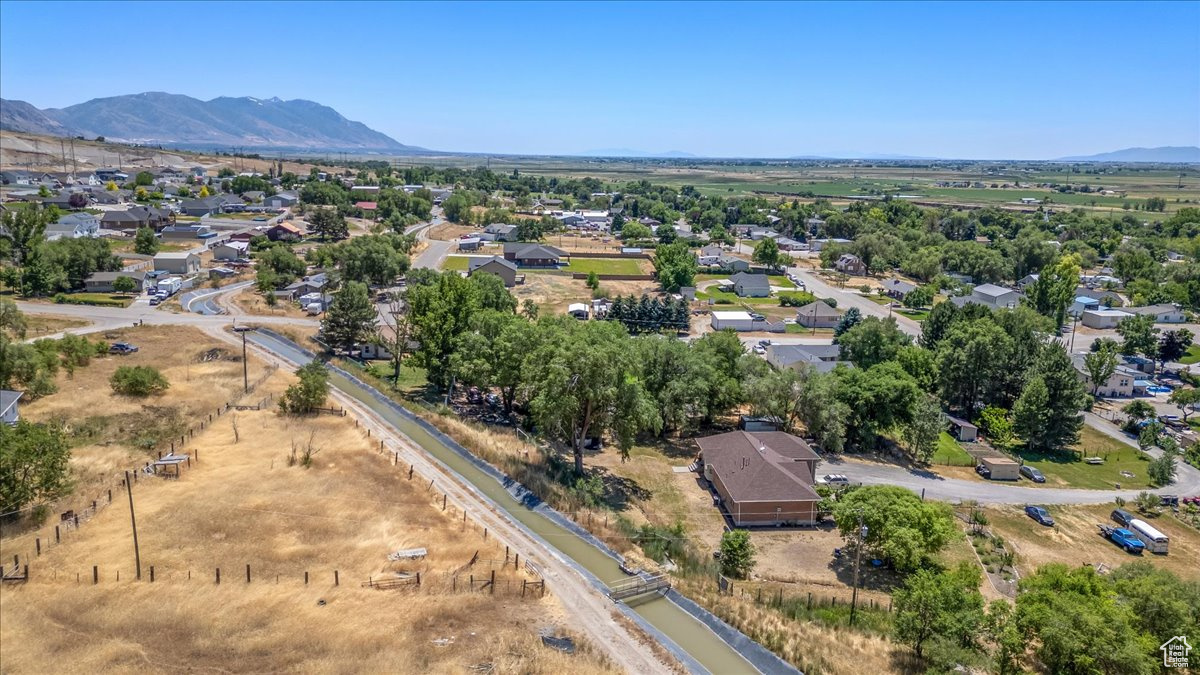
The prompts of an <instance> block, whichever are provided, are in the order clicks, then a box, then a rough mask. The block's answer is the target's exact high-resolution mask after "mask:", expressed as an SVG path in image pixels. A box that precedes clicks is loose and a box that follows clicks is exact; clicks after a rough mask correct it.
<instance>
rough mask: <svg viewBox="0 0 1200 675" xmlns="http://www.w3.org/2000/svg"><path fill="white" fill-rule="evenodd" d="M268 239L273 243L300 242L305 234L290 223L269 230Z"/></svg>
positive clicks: (277, 224)
mask: <svg viewBox="0 0 1200 675" xmlns="http://www.w3.org/2000/svg"><path fill="white" fill-rule="evenodd" d="M266 234H267V239H270V240H271V241H298V240H299V239H300V238H301V237H302V236H304V232H302V231H301V230H300V228H298V227H296V226H295V225H293V224H292V223H291V222H290V221H283V222H281V223H276V224H275V225H273V226H271V227H270V228H269V229H267V233H266Z"/></svg>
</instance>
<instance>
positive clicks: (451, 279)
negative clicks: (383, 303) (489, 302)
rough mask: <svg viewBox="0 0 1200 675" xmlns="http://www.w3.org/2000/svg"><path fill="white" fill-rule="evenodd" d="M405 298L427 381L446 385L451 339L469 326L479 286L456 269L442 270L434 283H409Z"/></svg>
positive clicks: (448, 380) (476, 301) (447, 382)
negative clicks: (413, 284)
mask: <svg viewBox="0 0 1200 675" xmlns="http://www.w3.org/2000/svg"><path fill="white" fill-rule="evenodd" d="M407 297H408V303H409V315H410V316H411V317H412V323H413V337H414V339H415V340H416V341H417V342H418V343H419V344H420V345H421V349H420V351H419V352H418V356H419V358H420V360H421V364H422V365H424V366H425V368H426V370H427V375H428V377H429V381H430V382H432V383H433V384H434V385H436V386H438V387H441V388H445V387H447V386H449V384H450V375H451V371H450V355H451V354H452V353H454V347H455V344H454V342H455V338H457V337H458V336H459V335H461V334H462V333H463V332H465V331H466V330H467V329H468V328H469V327H470V320H471V316H472V315H473V314H474V313H475V312H477V311H479V309H480V308H481V307H482V305H481V301H480V290H479V285H478V284H477V283H472V282H471V281H469V280H468V279H467V278H465V277H463V276H462V275H460V274H458V273H456V272H443V273H442V274H440V275H438V276H437V277H436V281H435V283H431V284H419V285H416V286H410V287H409V290H408V296H407Z"/></svg>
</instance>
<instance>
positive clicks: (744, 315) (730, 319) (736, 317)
mask: <svg viewBox="0 0 1200 675" xmlns="http://www.w3.org/2000/svg"><path fill="white" fill-rule="evenodd" d="M712 327H713V330H724V329H726V328H732V329H733V330H754V319H753V318H751V317H750V313H749V312H713V313H712Z"/></svg>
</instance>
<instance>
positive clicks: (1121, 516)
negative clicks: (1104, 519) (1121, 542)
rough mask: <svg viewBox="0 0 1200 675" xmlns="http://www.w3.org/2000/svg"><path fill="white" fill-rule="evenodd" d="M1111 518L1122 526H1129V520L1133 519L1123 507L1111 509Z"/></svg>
mask: <svg viewBox="0 0 1200 675" xmlns="http://www.w3.org/2000/svg"><path fill="white" fill-rule="evenodd" d="M1112 519H1113V520H1114V521H1116V522H1118V523H1120V524H1121V525H1122V526H1124V527H1129V521H1131V520H1133V514H1132V513H1130V512H1128V511H1125V510H1124V509H1113V512H1112Z"/></svg>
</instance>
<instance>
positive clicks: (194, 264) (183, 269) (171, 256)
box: [154, 251, 200, 276]
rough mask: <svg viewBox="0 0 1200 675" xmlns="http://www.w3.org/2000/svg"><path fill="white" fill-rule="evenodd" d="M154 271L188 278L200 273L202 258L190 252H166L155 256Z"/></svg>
mask: <svg viewBox="0 0 1200 675" xmlns="http://www.w3.org/2000/svg"><path fill="white" fill-rule="evenodd" d="M154 269H155V271H158V272H168V273H170V274H179V275H183V276H187V275H189V274H195V273H196V272H199V271H200V256H198V255H196V254H195V253H192V252H190V251H179V252H174V251H171V252H165V253H159V254H157V255H155V256H154Z"/></svg>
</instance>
